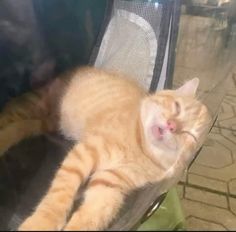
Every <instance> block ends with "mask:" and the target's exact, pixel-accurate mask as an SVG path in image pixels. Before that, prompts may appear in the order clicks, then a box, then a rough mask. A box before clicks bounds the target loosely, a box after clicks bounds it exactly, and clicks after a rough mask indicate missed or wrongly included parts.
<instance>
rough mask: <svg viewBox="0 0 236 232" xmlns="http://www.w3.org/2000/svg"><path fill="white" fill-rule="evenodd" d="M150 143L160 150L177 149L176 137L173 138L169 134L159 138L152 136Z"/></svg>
mask: <svg viewBox="0 0 236 232" xmlns="http://www.w3.org/2000/svg"><path fill="white" fill-rule="evenodd" d="M152 143H153V145H154V146H155V147H157V148H159V149H161V150H166V151H172V152H174V151H177V150H178V142H177V140H176V138H174V137H173V136H171V135H167V136H162V137H161V138H160V139H157V138H155V137H153V138H152Z"/></svg>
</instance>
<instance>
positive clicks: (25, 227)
mask: <svg viewBox="0 0 236 232" xmlns="http://www.w3.org/2000/svg"><path fill="white" fill-rule="evenodd" d="M49 230H53V231H55V230H59V228H58V227H57V225H55V223H53V221H52V220H50V219H49V218H46V217H45V218H44V217H34V216H32V217H29V218H27V219H26V220H25V221H24V222H23V223H22V224H21V225H20V226H19V228H18V231H49Z"/></svg>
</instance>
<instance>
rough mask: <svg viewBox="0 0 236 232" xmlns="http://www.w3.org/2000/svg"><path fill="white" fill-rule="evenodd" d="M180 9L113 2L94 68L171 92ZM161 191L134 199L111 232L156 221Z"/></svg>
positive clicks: (176, 4) (176, 3)
mask: <svg viewBox="0 0 236 232" xmlns="http://www.w3.org/2000/svg"><path fill="white" fill-rule="evenodd" d="M180 7H181V2H180V1H179V0H176V1H171V0H166V1H158V0H156V1H122V0H116V1H109V2H108V7H107V12H106V17H105V19H104V22H103V26H102V29H101V31H100V35H99V36H98V40H97V43H96V45H95V47H94V50H93V52H92V54H91V59H90V64H92V65H94V66H96V67H101V68H103V69H107V70H117V71H119V72H123V73H125V74H128V75H131V76H133V77H134V78H136V79H137V81H139V82H140V83H141V84H142V85H143V86H144V87H145V88H146V89H147V90H149V91H151V92H154V91H156V90H158V89H164V88H171V87H172V79H173V71H174V65H175V52H176V42H177V35H178V25H179V18H180ZM159 188H160V185H159V186H153V187H148V188H145V189H142V190H140V191H137V192H136V193H134V194H133V195H132V196H130V197H129V199H128V200H127V204H126V206H125V208H124V209H123V210H122V211H121V213H120V215H119V217H117V220H115V221H114V222H113V223H112V225H111V226H110V228H109V230H131V229H134V227H136V226H137V225H138V224H140V223H141V222H143V221H145V220H146V219H147V218H148V217H149V216H151V214H152V213H154V211H155V210H156V209H157V208H158V206H159V205H160V203H161V202H162V200H163V199H164V198H165V193H164V194H161V193H160V192H159ZM144 199H145V200H144Z"/></svg>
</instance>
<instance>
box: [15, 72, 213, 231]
mask: <svg viewBox="0 0 236 232" xmlns="http://www.w3.org/2000/svg"><path fill="white" fill-rule="evenodd" d="M197 85H198V81H197V80H196V79H193V80H192V81H189V82H187V83H186V84H185V85H183V86H182V87H181V88H179V89H177V90H163V91H159V92H157V93H155V94H152V95H150V94H148V93H146V91H145V90H144V89H143V88H142V87H140V86H139V85H138V84H137V83H136V82H135V81H134V80H133V79H132V78H128V77H124V76H122V75H121V74H117V73H111V72H108V71H102V70H99V69H95V68H92V67H87V68H81V69H78V70H77V71H75V72H74V74H73V75H72V78H71V81H70V83H69V85H68V87H67V88H66V89H65V93H64V95H63V97H62V100H61V106H60V129H61V132H62V133H63V134H64V135H65V136H67V137H68V138H71V139H75V140H79V142H78V143H77V144H76V145H75V146H74V147H73V148H72V149H71V151H70V152H69V153H68V155H67V157H66V158H65V160H64V161H63V163H62V164H61V167H60V168H59V169H58V172H57V174H56V176H55V178H54V180H53V182H52V184H51V187H50V189H49V191H48V193H47V194H46V195H45V196H44V197H43V199H42V201H41V202H40V203H39V205H38V206H37V208H36V209H35V211H34V212H33V214H32V215H31V216H30V217H29V218H27V219H26V220H25V221H24V222H23V223H22V225H21V226H20V227H19V230H84V231H86V230H103V229H105V228H106V227H107V226H108V225H109V223H110V222H111V221H112V219H113V218H114V217H115V216H116V214H117V212H118V211H119V209H120V208H121V206H122V204H123V202H124V198H125V196H126V195H127V194H129V193H130V192H131V191H132V190H134V189H136V188H138V187H142V186H144V185H146V184H148V183H158V182H160V181H163V180H165V179H166V185H165V186H166V188H167V189H168V188H169V187H170V186H171V185H172V184H173V183H174V179H176V178H178V177H179V176H180V174H181V173H182V171H183V170H184V168H185V167H186V165H188V163H189V162H190V161H191V158H192V156H193V152H194V149H195V148H196V146H197V144H196V141H195V139H197V140H198V139H200V137H201V136H203V135H204V133H205V131H206V128H207V125H208V124H209V122H210V116H209V114H208V111H207V109H206V107H205V106H204V105H203V104H201V103H200V102H199V101H198V100H196V98H195V92H196V89H197ZM176 101H177V102H176ZM187 109H188V110H187ZM168 120H172V121H171V122H172V123H173V125H174V126H175V125H176V127H178V129H176V130H175V131H174V132H173V131H170V129H168V130H167V129H165V134H164V135H162V134H161V135H160V136H164V137H163V138H160V139H159V138H158V136H159V135H158V134H155V133H156V132H155V131H154V132H153V131H152V130H151V129H152V128H154V129H155V128H159V129H160V130H161V127H162V126H163V128H164V127H165V126H166V125H167V121H168ZM168 125H169V124H168ZM199 128H200V130H199ZM163 130H164V129H163ZM185 131H187V133H185ZM160 133H162V132H160ZM87 180H88V181H89V183H88V185H87V189H86V191H85V198H84V201H83V204H82V205H81V206H80V207H79V208H78V209H77V210H76V211H75V212H74V213H73V214H72V216H71V218H68V214H69V212H70V210H71V208H72V205H73V202H74V199H75V197H76V193H77V191H78V189H79V188H80V187H81V185H82V184H83V183H84V182H85V181H87Z"/></svg>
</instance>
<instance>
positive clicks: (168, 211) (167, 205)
mask: <svg viewBox="0 0 236 232" xmlns="http://www.w3.org/2000/svg"><path fill="white" fill-rule="evenodd" d="M137 230H138V231H148V230H149V231H150V230H152V231H155V230H185V217H184V214H183V211H182V207H181V204H180V199H179V196H178V193H177V190H176V188H172V189H171V190H170V191H169V192H168V193H167V195H166V198H165V200H164V201H163V202H162V204H161V205H160V207H159V208H158V209H157V210H156V211H155V213H154V214H153V215H152V216H151V217H150V218H148V219H147V220H146V221H145V222H144V223H143V224H142V225H141V226H139V228H138V229H137Z"/></svg>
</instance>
